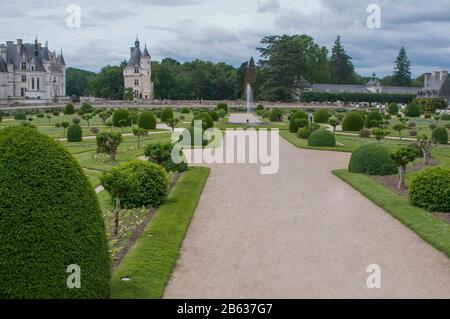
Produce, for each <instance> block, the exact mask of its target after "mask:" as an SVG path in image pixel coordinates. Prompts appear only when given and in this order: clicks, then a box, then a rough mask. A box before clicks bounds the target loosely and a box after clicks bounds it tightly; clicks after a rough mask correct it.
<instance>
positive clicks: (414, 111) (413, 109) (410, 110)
mask: <svg viewBox="0 0 450 319" xmlns="http://www.w3.org/2000/svg"><path fill="white" fill-rule="evenodd" d="M405 115H406V116H409V117H419V116H420V104H419V103H418V102H417V101H412V102H411V103H409V104H408V105H407V106H406V108H405Z"/></svg>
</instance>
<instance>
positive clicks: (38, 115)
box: [36, 112, 45, 119]
mask: <svg viewBox="0 0 450 319" xmlns="http://www.w3.org/2000/svg"><path fill="white" fill-rule="evenodd" d="M36 117H37V118H38V119H43V118H44V117H45V114H44V113H42V112H39V113H38V114H36Z"/></svg>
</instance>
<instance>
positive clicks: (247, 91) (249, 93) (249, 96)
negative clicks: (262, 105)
mask: <svg viewBox="0 0 450 319" xmlns="http://www.w3.org/2000/svg"><path fill="white" fill-rule="evenodd" d="M245 96H246V99H247V114H249V113H250V110H251V107H252V105H253V92H252V86H251V85H250V83H247V86H246V88H245Z"/></svg>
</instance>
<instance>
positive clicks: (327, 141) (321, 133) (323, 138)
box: [308, 129, 336, 147]
mask: <svg viewBox="0 0 450 319" xmlns="http://www.w3.org/2000/svg"><path fill="white" fill-rule="evenodd" d="M308 145H309V146H332V147H335V146H336V137H335V136H334V134H333V133H331V132H330V131H328V130H324V129H320V130H316V131H314V132H312V133H311V135H310V136H309V138H308Z"/></svg>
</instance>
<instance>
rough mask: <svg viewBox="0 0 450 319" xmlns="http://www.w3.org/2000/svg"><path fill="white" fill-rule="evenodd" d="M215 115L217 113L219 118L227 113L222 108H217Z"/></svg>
mask: <svg viewBox="0 0 450 319" xmlns="http://www.w3.org/2000/svg"><path fill="white" fill-rule="evenodd" d="M217 115H219V118H221V119H222V118H224V117H225V116H227V113H226V112H225V111H224V110H218V111H217Z"/></svg>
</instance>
